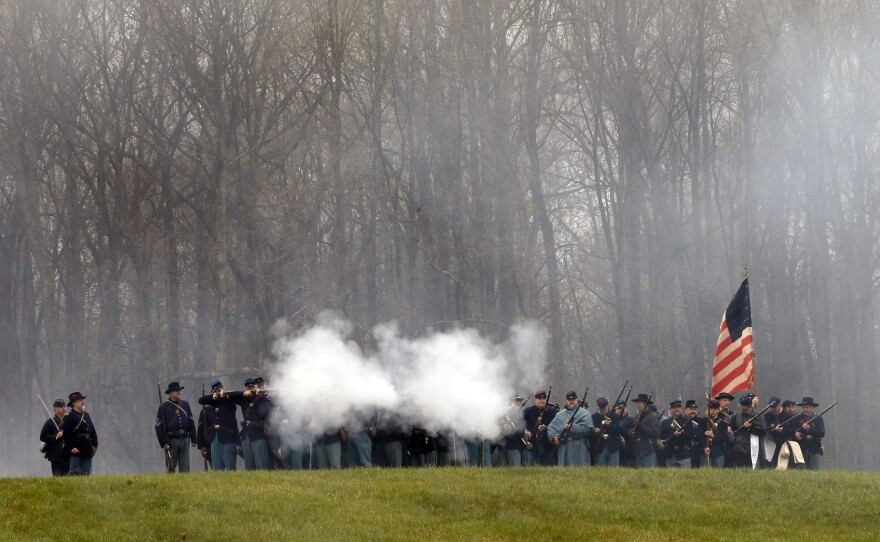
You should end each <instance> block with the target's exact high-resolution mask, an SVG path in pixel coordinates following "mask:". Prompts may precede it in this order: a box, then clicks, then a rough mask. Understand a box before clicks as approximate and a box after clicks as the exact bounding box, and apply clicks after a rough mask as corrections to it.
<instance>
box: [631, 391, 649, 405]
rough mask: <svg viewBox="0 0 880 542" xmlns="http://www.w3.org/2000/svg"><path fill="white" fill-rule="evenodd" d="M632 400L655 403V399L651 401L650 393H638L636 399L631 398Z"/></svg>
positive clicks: (634, 401) (632, 401)
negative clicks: (649, 398)
mask: <svg viewBox="0 0 880 542" xmlns="http://www.w3.org/2000/svg"><path fill="white" fill-rule="evenodd" d="M630 402H631V403H648V404H649V405H653V404H654V401H649V400H648V394H647V393H640V394H639V395H638V397H636V398H635V399H630Z"/></svg>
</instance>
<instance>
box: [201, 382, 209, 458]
mask: <svg viewBox="0 0 880 542" xmlns="http://www.w3.org/2000/svg"><path fill="white" fill-rule="evenodd" d="M204 396H205V383H204V382H202V397H204ZM206 408H207V405H202V415H203V416H204V424H203V425H202V430H203V431H205V434H204V435H202V438H205V437H207V436H208V435H207V429H208V413H207V412H205V409H206ZM206 440H207V439H206ZM207 445H208V443H207V442H205V446H207ZM199 452H200V453H201V450H199ZM202 459H203V460H204V462H205V472H208V453H207V452H205V454H204V455H203V456H202Z"/></svg>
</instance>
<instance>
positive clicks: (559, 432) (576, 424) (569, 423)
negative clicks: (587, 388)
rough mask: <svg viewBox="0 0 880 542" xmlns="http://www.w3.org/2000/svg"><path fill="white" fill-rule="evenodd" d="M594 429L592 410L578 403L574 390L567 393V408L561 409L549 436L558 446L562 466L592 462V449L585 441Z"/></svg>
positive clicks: (551, 426) (554, 419)
mask: <svg viewBox="0 0 880 542" xmlns="http://www.w3.org/2000/svg"><path fill="white" fill-rule="evenodd" d="M592 431H593V417H592V415H591V414H590V411H589V410H587V409H586V408H583V407H581V406H580V405H579V404H578V396H577V393H576V392H574V391H570V392H568V393H566V394H565V408H564V409H562V410H560V411H559V412H558V413H557V414H556V417H555V418H553V421H552V422H550V425H549V426H547V437H549V438H550V442H552V443H553V445H554V446H556V451H557V453H558V454H559V456H558V462H557V464H558V465H559V466H560V467H570V466H574V467H580V466H584V465H589V464H590V451H589V450H588V449H587V443H586V442H585V441H584V439H586V437H587V435H589V434H590V433H591V432H592Z"/></svg>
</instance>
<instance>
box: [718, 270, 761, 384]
mask: <svg viewBox="0 0 880 542" xmlns="http://www.w3.org/2000/svg"><path fill="white" fill-rule="evenodd" d="M754 383H755V350H754V348H753V346H752V308H751V304H750V303H749V276H748V275H746V277H745V278H744V279H743V281H742V284H741V285H740V287H739V290H737V292H736V295H735V296H733V299H732V300H731V301H730V305H728V306H727V310H726V311H724V316H722V317H721V332H720V334H719V335H718V346H717V347H716V348H715V363H714V364H713V366H712V396H713V397H716V396H718V394H719V393H723V392H727V393H735V392H738V391H744V390H747V389H749V388H751V387H752V386H754Z"/></svg>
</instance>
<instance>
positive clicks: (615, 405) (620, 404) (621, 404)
mask: <svg viewBox="0 0 880 542" xmlns="http://www.w3.org/2000/svg"><path fill="white" fill-rule="evenodd" d="M625 406H626V401H624V400H623V399H621V400H620V401H618V402H616V403H614V408H617V407H625Z"/></svg>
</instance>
